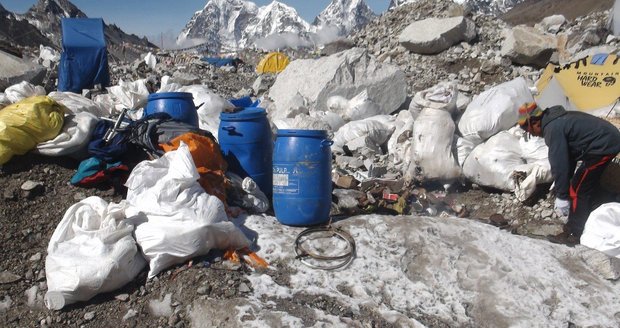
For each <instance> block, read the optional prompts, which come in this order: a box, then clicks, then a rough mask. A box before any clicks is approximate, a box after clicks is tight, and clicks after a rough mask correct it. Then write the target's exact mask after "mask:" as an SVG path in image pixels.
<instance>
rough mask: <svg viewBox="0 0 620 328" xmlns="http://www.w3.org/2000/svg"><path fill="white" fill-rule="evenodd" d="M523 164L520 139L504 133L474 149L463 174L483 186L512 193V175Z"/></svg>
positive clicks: (464, 166) (466, 162) (466, 161)
mask: <svg viewBox="0 0 620 328" xmlns="http://www.w3.org/2000/svg"><path fill="white" fill-rule="evenodd" d="M523 164H525V160H523V158H522V157H521V147H520V145H519V138H517V137H516V136H514V135H513V134H511V133H509V132H507V131H502V132H500V133H498V134H496V135H494V136H493V137H491V138H490V139H489V140H487V141H486V142H485V143H483V144H480V145H478V146H476V148H474V150H473V151H472V152H471V154H469V156H467V159H466V160H465V164H464V165H463V174H464V175H465V177H467V178H468V179H469V180H471V181H472V182H474V183H477V184H479V185H481V186H487V187H494V188H497V189H501V190H506V191H512V190H514V187H515V185H514V181H513V179H512V173H513V171H515V169H517V168H522V167H521V165H523Z"/></svg>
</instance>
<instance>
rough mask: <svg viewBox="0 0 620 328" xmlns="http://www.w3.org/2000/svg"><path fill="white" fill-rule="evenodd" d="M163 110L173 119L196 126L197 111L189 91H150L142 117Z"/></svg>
mask: <svg viewBox="0 0 620 328" xmlns="http://www.w3.org/2000/svg"><path fill="white" fill-rule="evenodd" d="M159 112H165V113H168V114H170V116H172V118H173V119H175V120H178V121H181V122H185V123H187V124H191V125H193V126H195V127H198V112H197V111H196V106H195V105H194V100H193V96H192V94H191V93H189V92H161V93H151V94H150V95H149V97H148V103H147V104H146V108H145V109H144V115H143V116H144V117H147V116H149V115H151V114H154V113H159Z"/></svg>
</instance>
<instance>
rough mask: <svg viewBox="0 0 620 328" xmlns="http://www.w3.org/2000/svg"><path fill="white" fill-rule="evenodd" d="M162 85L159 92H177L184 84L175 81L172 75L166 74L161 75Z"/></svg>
mask: <svg viewBox="0 0 620 328" xmlns="http://www.w3.org/2000/svg"><path fill="white" fill-rule="evenodd" d="M160 82H161V85H160V87H159V90H157V92H176V91H179V89H181V87H182V85H181V84H179V83H176V82H173V79H172V77H171V76H170V75H164V76H162V77H161V80H160Z"/></svg>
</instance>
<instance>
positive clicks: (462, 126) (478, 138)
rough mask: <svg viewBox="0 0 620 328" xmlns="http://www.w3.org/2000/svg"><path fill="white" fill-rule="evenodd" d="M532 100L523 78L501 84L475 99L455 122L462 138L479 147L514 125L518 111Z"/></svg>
mask: <svg viewBox="0 0 620 328" xmlns="http://www.w3.org/2000/svg"><path fill="white" fill-rule="evenodd" d="M531 101H534V98H533V97H532V94H531V92H530V90H529V89H528V87H527V83H526V81H525V79H524V78H523V77H518V78H516V79H514V80H512V81H509V82H505V83H502V84H500V85H498V86H495V87H493V88H491V89H489V90H487V91H484V92H482V93H481V94H479V95H478V96H477V97H475V98H474V99H473V100H472V102H471V103H470V104H469V105H468V106H467V109H466V110H465V113H463V115H462V116H461V119H460V120H459V124H458V127H459V131H460V132H461V135H462V136H463V138H465V139H467V140H470V141H472V142H473V143H474V144H475V145H479V144H481V143H482V142H484V141H485V140H487V139H488V138H490V137H491V136H492V135H494V134H496V133H498V132H499V131H504V130H508V129H509V128H511V127H513V126H514V125H515V124H516V123H517V118H518V109H519V106H521V105H522V104H523V103H525V102H531Z"/></svg>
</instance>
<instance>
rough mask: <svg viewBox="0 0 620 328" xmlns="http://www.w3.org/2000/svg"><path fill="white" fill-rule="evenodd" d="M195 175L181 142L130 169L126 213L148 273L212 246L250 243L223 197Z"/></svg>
mask: <svg viewBox="0 0 620 328" xmlns="http://www.w3.org/2000/svg"><path fill="white" fill-rule="evenodd" d="M199 178H200V175H199V174H198V171H197V170H196V167H195V165H194V161H193V159H192V156H191V154H190V152H189V148H188V147H187V145H186V144H185V143H183V142H182V143H181V145H180V146H179V148H178V149H177V150H175V151H170V152H167V153H165V154H164V156H163V157H161V158H158V159H156V160H152V161H143V162H141V163H139V164H138V165H137V166H136V167H135V168H134V169H133V171H132V172H131V174H130V176H129V179H128V180H127V182H126V184H125V185H126V186H127V188H128V191H127V203H128V204H129V207H128V209H127V213H128V216H130V215H131V216H133V215H135V216H136V217H135V218H132V219H134V220H136V221H135V222H136V230H135V236H136V241H137V242H138V244H139V245H140V248H141V249H142V252H143V253H144V256H145V257H146V259H147V260H148V261H149V264H150V270H149V274H148V277H149V278H153V277H154V276H155V275H157V274H158V273H159V272H161V271H162V270H164V269H166V268H168V267H169V266H171V265H174V264H177V263H183V262H185V261H187V260H189V259H190V258H192V257H195V256H200V255H205V254H207V253H208V252H209V251H210V250H211V249H213V248H216V249H230V248H233V249H239V248H243V247H247V246H249V244H250V242H249V241H248V239H247V238H246V237H245V235H244V234H243V233H242V232H241V230H239V228H237V227H236V226H235V225H234V224H233V223H232V222H229V221H228V219H227V216H226V212H225V210H224V203H222V201H220V200H219V199H218V198H217V197H215V196H211V195H209V194H207V193H206V192H205V191H204V189H202V187H201V186H200V184H199V183H198V179H199ZM138 216H141V217H138ZM138 221H140V222H138Z"/></svg>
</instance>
